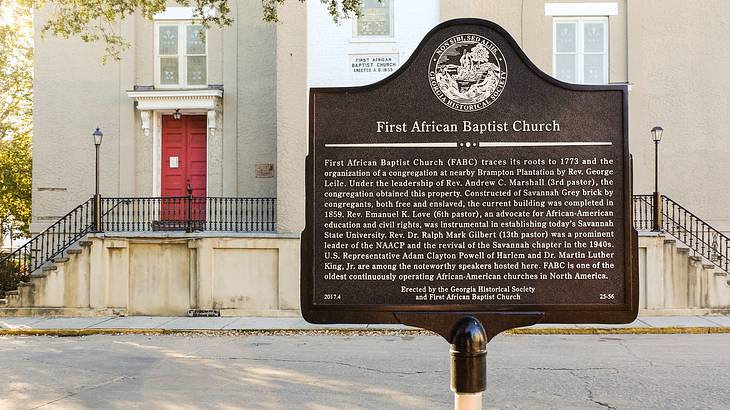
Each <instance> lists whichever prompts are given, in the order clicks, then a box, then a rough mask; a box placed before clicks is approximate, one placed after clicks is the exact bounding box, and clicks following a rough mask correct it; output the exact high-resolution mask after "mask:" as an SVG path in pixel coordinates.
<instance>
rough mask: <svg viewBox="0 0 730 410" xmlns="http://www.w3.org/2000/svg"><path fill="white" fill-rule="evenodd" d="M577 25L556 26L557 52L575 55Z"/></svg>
mask: <svg viewBox="0 0 730 410" xmlns="http://www.w3.org/2000/svg"><path fill="white" fill-rule="evenodd" d="M575 26H576V24H575V23H557V24H556V25H555V51H557V52H559V53H575V52H576V43H577V41H575V34H576V31H575Z"/></svg>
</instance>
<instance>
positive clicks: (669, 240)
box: [664, 238, 677, 244]
mask: <svg viewBox="0 0 730 410" xmlns="http://www.w3.org/2000/svg"><path fill="white" fill-rule="evenodd" d="M664 243H666V244H671V243H677V240H676V239H668V238H665V239H664Z"/></svg>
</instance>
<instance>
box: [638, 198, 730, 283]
mask: <svg viewBox="0 0 730 410" xmlns="http://www.w3.org/2000/svg"><path fill="white" fill-rule="evenodd" d="M655 202H656V201H655V199H654V196H653V195H634V226H635V227H636V229H637V230H650V229H652V227H653V226H654V219H655V218H656V217H655V216H654V209H655V208H654V206H655ZM659 206H660V208H659V210H660V212H659V221H658V226H659V227H660V228H661V230H662V231H664V232H667V233H669V234H670V235H672V236H674V237H675V238H677V239H678V240H679V241H681V242H682V243H684V244H685V245H687V246H688V247H689V248H690V249H691V250H692V251H693V253H694V254H695V255H699V256H703V257H704V258H706V259H707V260H708V261H710V262H712V263H713V264H714V265H715V266H717V267H718V268H720V269H722V270H724V271H726V272H728V269H730V238H728V237H727V236H725V234H723V233H722V232H720V231H718V230H717V229H715V228H713V227H712V226H710V225H709V224H707V222H705V221H703V220H702V219H700V218H699V217H697V216H696V215H695V214H693V213H692V212H690V211H688V210H687V209H686V208H685V207H683V206H682V205H679V204H678V203H676V202H675V201H673V200H672V199H671V198H669V197H668V196H666V195H661V202H660V203H659Z"/></svg>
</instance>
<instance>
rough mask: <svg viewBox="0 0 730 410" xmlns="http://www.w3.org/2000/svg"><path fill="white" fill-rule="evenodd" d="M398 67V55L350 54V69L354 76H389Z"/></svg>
mask: <svg viewBox="0 0 730 410" xmlns="http://www.w3.org/2000/svg"><path fill="white" fill-rule="evenodd" d="M398 66H399V64H398V53H388V54H350V69H351V70H352V73H353V74H355V75H358V74H385V75H390V74H392V73H393V72H395V70H397V69H398Z"/></svg>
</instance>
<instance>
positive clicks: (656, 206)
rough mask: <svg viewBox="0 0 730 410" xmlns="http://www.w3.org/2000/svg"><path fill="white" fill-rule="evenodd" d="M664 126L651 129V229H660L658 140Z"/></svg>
mask: <svg viewBox="0 0 730 410" xmlns="http://www.w3.org/2000/svg"><path fill="white" fill-rule="evenodd" d="M663 133H664V128H662V127H659V126H657V127H654V128H652V129H651V139H652V140H654V226H653V228H652V230H653V231H655V232H659V231H661V230H662V198H661V195H659V142H660V141H661V140H662V134H663Z"/></svg>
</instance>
